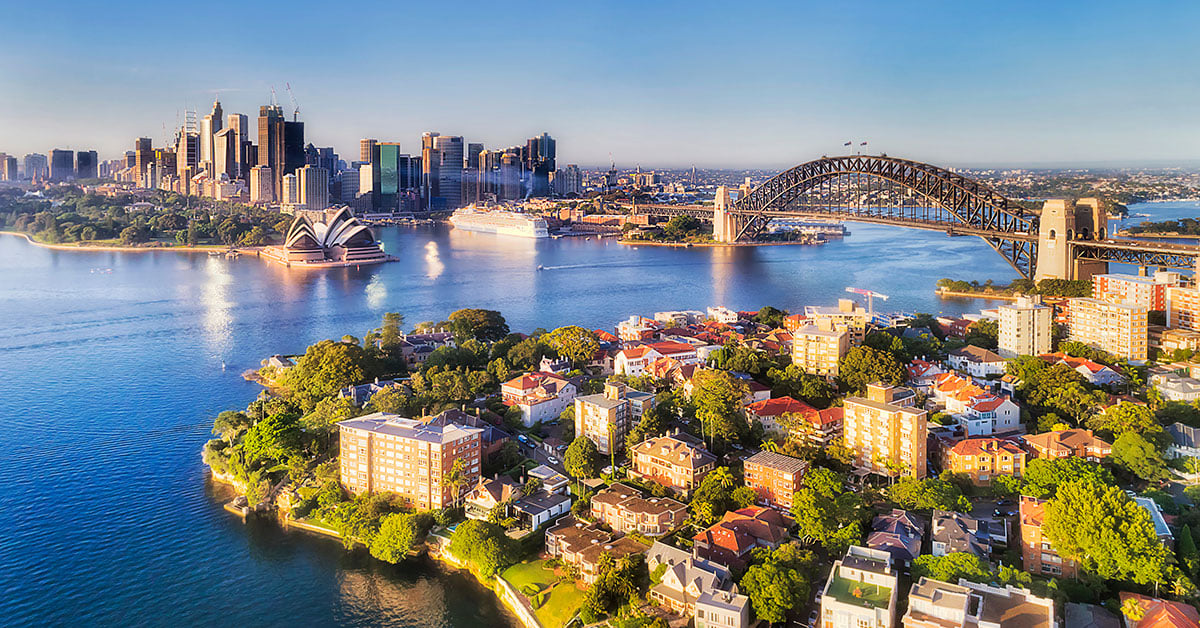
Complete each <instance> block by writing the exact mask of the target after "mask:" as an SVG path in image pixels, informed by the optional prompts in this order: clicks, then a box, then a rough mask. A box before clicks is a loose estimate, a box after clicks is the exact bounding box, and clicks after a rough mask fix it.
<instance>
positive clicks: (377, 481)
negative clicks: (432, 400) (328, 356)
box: [338, 412, 483, 510]
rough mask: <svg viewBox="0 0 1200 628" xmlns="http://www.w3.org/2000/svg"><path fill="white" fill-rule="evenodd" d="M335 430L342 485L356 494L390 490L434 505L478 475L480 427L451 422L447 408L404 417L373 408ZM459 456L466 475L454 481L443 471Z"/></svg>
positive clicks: (451, 499) (449, 500) (421, 505)
mask: <svg viewBox="0 0 1200 628" xmlns="http://www.w3.org/2000/svg"><path fill="white" fill-rule="evenodd" d="M338 430H339V434H340V437H339V443H340V447H341V452H340V454H341V455H340V456H339V460H340V463H341V481H342V485H343V486H345V487H346V489H347V490H349V491H350V492H351V493H353V494H355V495H358V494H362V493H372V492H377V491H391V492H394V493H397V494H399V495H400V496H402V497H404V498H405V499H407V500H409V501H410V502H411V503H412V505H413V506H414V507H416V508H418V509H421V510H429V509H438V508H444V507H446V506H450V505H452V504H454V503H455V502H457V501H458V498H459V497H461V496H462V494H463V493H465V492H466V491H467V490H469V489H470V488H471V487H474V486H475V485H476V484H477V483H478V481H479V469H480V458H481V453H480V452H481V450H482V448H481V446H482V435H483V430H482V429H480V428H477V427H469V426H466V425H461V424H459V423H455V422H454V421H453V420H452V417H451V415H450V413H443V414H441V415H438V416H436V417H432V418H427V419H406V418H404V417H401V416H398V415H395V414H386V413H383V412H376V413H374V414H369V415H367V416H362V417H359V418H357V419H350V420H348V421H342V422H341V423H338ZM459 460H461V461H462V462H461V463H460V468H462V469H463V470H464V473H463V476H464V479H465V481H464V482H463V483H462V484H461V485H458V486H457V487H455V486H454V485H452V484H450V483H449V482H446V476H447V474H449V473H450V471H451V470H452V469H454V466H455V463H456V462H458V461H459ZM456 488H457V494H456V490H455V489H456Z"/></svg>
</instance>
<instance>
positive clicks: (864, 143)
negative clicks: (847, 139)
mask: <svg viewBox="0 0 1200 628" xmlns="http://www.w3.org/2000/svg"><path fill="white" fill-rule="evenodd" d="M866 145H867V143H866V142H863V143H862V144H859V146H866Z"/></svg>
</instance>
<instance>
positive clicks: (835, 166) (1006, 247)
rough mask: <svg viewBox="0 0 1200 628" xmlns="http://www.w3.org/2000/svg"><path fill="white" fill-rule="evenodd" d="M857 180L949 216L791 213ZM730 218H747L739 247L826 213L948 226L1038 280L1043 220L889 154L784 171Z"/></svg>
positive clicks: (907, 211)
mask: <svg viewBox="0 0 1200 628" xmlns="http://www.w3.org/2000/svg"><path fill="white" fill-rule="evenodd" d="M846 176H858V177H868V178H874V179H878V180H883V181H889V182H891V183H894V184H896V185H899V186H901V187H903V188H906V189H908V190H910V191H911V192H913V193H915V194H917V195H919V196H920V197H922V198H924V199H926V200H927V201H929V202H930V203H931V204H932V205H934V206H935V207H936V208H940V209H941V210H943V211H944V213H945V214H946V215H947V217H948V219H946V218H939V219H937V220H932V221H931V220H930V217H929V216H928V209H929V208H928V207H925V208H922V207H916V206H904V205H901V206H900V207H853V206H840V205H832V204H831V205H828V206H825V207H823V208H813V207H805V208H804V209H803V210H802V211H797V210H796V209H795V208H793V207H792V203H793V202H794V201H796V200H797V199H798V198H799V197H800V196H801V195H802V194H804V193H805V192H808V191H809V190H812V189H814V188H817V187H819V186H820V185H822V184H823V183H825V182H826V181H829V180H832V179H836V178H838V177H846ZM729 211H730V213H732V214H735V215H737V216H739V217H740V218H742V226H741V228H740V230H739V231H738V233H737V237H736V240H742V239H745V238H753V237H756V236H758V235H759V234H760V233H761V232H762V231H763V230H764V229H765V228H766V226H767V224H768V223H769V222H770V221H771V219H773V218H781V217H785V216H789V215H792V216H794V215H797V214H825V215H830V216H840V217H843V218H845V219H848V220H854V219H855V218H856V217H858V218H862V219H865V220H868V221H871V222H887V223H890V224H897V225H904V224H905V223H908V224H910V225H911V226H918V225H921V226H923V227H924V228H929V227H928V225H929V224H930V223H931V222H933V223H939V224H944V225H945V227H946V230H947V231H948V232H950V233H951V234H952V235H953V234H954V232H956V231H957V232H959V233H962V234H967V235H977V236H979V237H980V238H982V239H983V240H984V241H986V242H987V243H988V244H989V245H990V246H991V247H992V248H993V249H995V250H996V252H998V253H1000V255H1002V256H1003V257H1004V259H1005V260H1007V261H1008V263H1009V264H1010V265H1012V267H1013V268H1014V269H1016V271H1017V272H1018V273H1020V274H1021V275H1022V276H1023V277H1025V278H1027V279H1033V278H1034V274H1035V272H1036V268H1037V241H1038V214H1037V213H1036V212H1032V211H1029V210H1026V209H1024V208H1022V207H1020V206H1018V205H1016V204H1015V203H1013V202H1012V201H1009V200H1008V199H1007V198H1005V197H1004V196H1002V195H1000V194H999V193H997V192H996V191H995V190H993V189H991V188H990V187H988V186H987V185H984V184H982V183H980V182H978V181H974V180H972V179H968V178H967V177H964V176H962V175H959V174H955V173H953V172H950V171H949V170H946V169H944V168H939V167H937V166H931V165H929V164H923V163H920V162H916V161H909V160H906V159H897V158H895V157H888V156H886V155H878V156H872V155H852V156H844V157H822V158H821V159H817V160H814V161H810V162H808V163H803V164H800V165H799V166H796V167H794V168H791V169H790V170H786V171H784V172H782V173H780V174H778V175H776V176H774V177H772V178H771V179H769V180H767V181H766V182H765V183H763V184H762V185H760V186H758V187H757V188H755V189H754V190H753V191H751V192H750V193H749V194H746V195H744V196H743V197H741V198H739V199H738V200H737V201H736V202H735V203H734V204H733V206H732V207H730V208H729Z"/></svg>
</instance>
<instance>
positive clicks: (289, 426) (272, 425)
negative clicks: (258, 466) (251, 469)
mask: <svg viewBox="0 0 1200 628" xmlns="http://www.w3.org/2000/svg"><path fill="white" fill-rule="evenodd" d="M298 418H299V417H297V416H296V415H294V414H285V413H280V414H272V415H270V416H268V417H266V418H265V419H262V420H261V421H259V422H257V423H255V424H254V425H253V426H252V427H251V428H250V429H249V430H246V436H245V437H244V438H243V439H242V448H243V449H245V451H246V453H247V454H250V456H251V457H252V458H254V459H257V460H261V459H269V460H276V461H283V460H286V459H287V458H289V457H291V456H292V455H294V454H296V453H297V452H298V451H299V449H300V426H299V424H298Z"/></svg>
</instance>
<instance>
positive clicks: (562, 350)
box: [542, 325, 600, 364]
mask: <svg viewBox="0 0 1200 628" xmlns="http://www.w3.org/2000/svg"><path fill="white" fill-rule="evenodd" d="M542 339H543V340H544V341H545V342H546V344H547V345H549V346H550V348H551V349H553V350H554V351H555V353H557V354H558V355H559V357H563V358H567V359H568V360H570V361H571V362H572V363H573V364H586V363H587V362H590V361H591V360H592V358H593V357H595V355H596V352H597V351H599V350H600V341H599V340H598V339H597V338H596V334H595V333H594V332H592V331H591V330H588V329H585V328H583V327H580V326H578V325H568V326H566V327H559V328H558V329H555V330H554V331H552V332H550V333H548V334H546V335H545V336H542Z"/></svg>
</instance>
